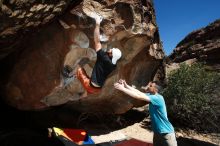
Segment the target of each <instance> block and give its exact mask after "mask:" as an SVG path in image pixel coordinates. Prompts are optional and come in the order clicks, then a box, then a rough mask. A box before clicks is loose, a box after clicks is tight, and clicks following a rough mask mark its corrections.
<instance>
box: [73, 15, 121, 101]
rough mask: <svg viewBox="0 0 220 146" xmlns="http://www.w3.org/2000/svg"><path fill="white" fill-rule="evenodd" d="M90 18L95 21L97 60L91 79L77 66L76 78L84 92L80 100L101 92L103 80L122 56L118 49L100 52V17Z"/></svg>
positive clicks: (93, 16)
mask: <svg viewBox="0 0 220 146" xmlns="http://www.w3.org/2000/svg"><path fill="white" fill-rule="evenodd" d="M90 16H91V17H92V18H94V19H95V21H96V26H95V30H94V45H95V51H96V54H97V60H96V63H95V66H94V68H93V71H92V75H91V78H89V77H88V75H87V73H86V71H85V70H84V68H83V67H82V66H79V67H78V69H77V71H76V77H77V78H78V79H79V81H80V82H81V83H82V85H83V87H84V88H85V92H84V93H83V94H82V95H81V96H80V97H81V98H82V97H86V96H87V94H96V93H99V92H100V91H101V88H102V86H103V85H104V82H105V80H106V79H107V77H108V75H109V74H110V73H111V72H112V71H113V70H114V69H115V68H116V63H117V61H118V60H119V59H120V58H121V55H122V53H121V51H120V50H119V49H118V48H112V49H109V50H108V51H106V52H105V51H103V50H102V44H101V42H100V30H99V29H100V23H101V21H102V16H99V15H98V14H96V13H92V14H91V15H90Z"/></svg>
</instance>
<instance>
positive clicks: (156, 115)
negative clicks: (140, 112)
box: [147, 93, 174, 133]
mask: <svg viewBox="0 0 220 146" xmlns="http://www.w3.org/2000/svg"><path fill="white" fill-rule="evenodd" d="M147 96H148V97H149V98H150V104H149V112H150V117H151V123H152V128H153V131H154V132H155V133H172V132H174V128H173V126H172V124H171V123H170V122H169V120H168V118H167V110H166V104H165V101H164V98H163V96H162V95H160V94H158V93H157V94H154V95H152V94H149V93H147Z"/></svg>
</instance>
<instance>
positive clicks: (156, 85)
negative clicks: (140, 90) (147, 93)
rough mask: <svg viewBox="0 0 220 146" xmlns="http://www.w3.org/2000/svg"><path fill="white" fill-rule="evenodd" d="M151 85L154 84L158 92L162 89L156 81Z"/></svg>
mask: <svg viewBox="0 0 220 146" xmlns="http://www.w3.org/2000/svg"><path fill="white" fill-rule="evenodd" d="M151 83H154V84H155V87H156V88H157V91H158V92H160V91H161V90H162V87H161V86H160V83H159V82H158V81H152V82H151Z"/></svg>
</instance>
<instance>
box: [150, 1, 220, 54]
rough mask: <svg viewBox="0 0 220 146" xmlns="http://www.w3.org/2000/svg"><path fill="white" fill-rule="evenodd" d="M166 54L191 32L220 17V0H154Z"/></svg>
mask: <svg viewBox="0 0 220 146" xmlns="http://www.w3.org/2000/svg"><path fill="white" fill-rule="evenodd" d="M153 1H154V8H155V11H156V21H157V25H158V27H159V33H160V39H161V41H162V42H163V48H164V51H165V53H166V55H170V53H172V51H173V49H174V48H175V47H176V45H177V44H178V43H179V42H180V41H181V40H183V39H184V38H185V37H186V36H187V35H188V34H189V33H190V32H192V31H194V30H197V29H200V28H202V27H205V26H207V25H208V24H210V23H211V22H213V21H215V20H216V19H220V0H209V1H208V0H153Z"/></svg>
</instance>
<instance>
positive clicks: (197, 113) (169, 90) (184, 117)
mask: <svg viewBox="0 0 220 146" xmlns="http://www.w3.org/2000/svg"><path fill="white" fill-rule="evenodd" d="M219 85H220V74H219V73H217V72H208V71H206V70H205V67H204V65H202V64H193V65H192V66H188V65H186V64H181V65H180V68H179V69H177V70H174V71H173V72H171V73H170V74H169V75H168V84H167V87H166V88H165V89H164V90H163V91H162V94H163V95H164V98H165V100H166V102H167V110H168V114H169V118H170V119H171V120H172V123H174V125H176V126H184V127H185V128H193V129H197V130H203V131H204V130H205V131H220V130H219V129H220V128H219V123H218V122H219V120H220V109H219V105H218V102H216V101H219V100H220V97H219V96H218V98H216V97H215V96H214V95H216V93H217V92H219V91H217V88H218V87H219Z"/></svg>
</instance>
